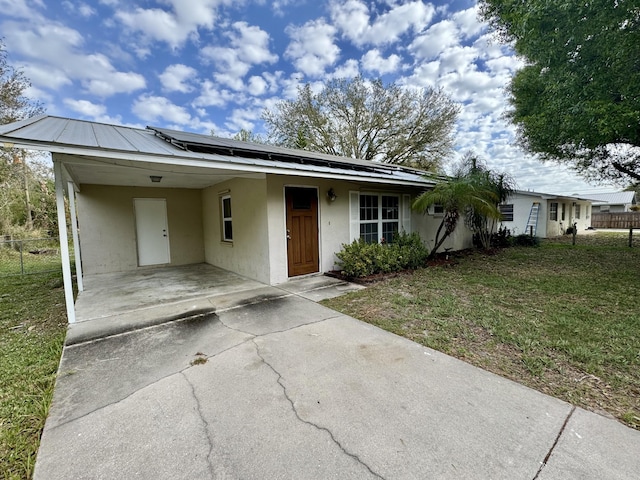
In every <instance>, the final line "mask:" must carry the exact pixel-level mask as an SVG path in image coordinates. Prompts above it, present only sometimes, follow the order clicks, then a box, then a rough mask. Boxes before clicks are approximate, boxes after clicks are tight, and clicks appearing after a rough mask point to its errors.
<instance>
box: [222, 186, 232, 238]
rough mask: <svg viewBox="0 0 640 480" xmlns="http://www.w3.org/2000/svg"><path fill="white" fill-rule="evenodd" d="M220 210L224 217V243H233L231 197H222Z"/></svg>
mask: <svg viewBox="0 0 640 480" xmlns="http://www.w3.org/2000/svg"><path fill="white" fill-rule="evenodd" d="M220 209H221V215H222V241H223V242H232V241H233V222H232V219H231V196H230V195H224V196H222V197H220Z"/></svg>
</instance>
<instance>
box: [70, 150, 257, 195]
mask: <svg viewBox="0 0 640 480" xmlns="http://www.w3.org/2000/svg"><path fill="white" fill-rule="evenodd" d="M60 158H61V160H62V163H63V165H64V166H65V168H66V170H67V172H68V173H69V175H70V176H71V179H72V180H73V181H74V183H75V184H76V185H79V186H80V185H82V184H93V185H117V186H127V187H157V188H196V189H200V188H206V187H209V186H211V185H215V184H217V183H220V182H224V181H226V180H229V179H231V178H237V177H242V178H264V177H265V174H264V173H251V172H237V171H233V170H221V169H211V168H199V167H192V166H179V165H158V164H154V163H145V162H139V161H137V162H128V161H123V160H111V159H99V160H96V159H89V158H86V157H85V158H82V157H67V156H66V155H64V156H60ZM152 175H154V176H161V177H162V180H161V181H160V182H159V183H153V182H151V179H150V176H152Z"/></svg>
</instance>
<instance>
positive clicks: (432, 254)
mask: <svg viewBox="0 0 640 480" xmlns="http://www.w3.org/2000/svg"><path fill="white" fill-rule="evenodd" d="M446 220H447V217H446V215H445V217H444V218H443V219H442V222H440V226H439V227H438V231H437V232H436V243H435V246H434V247H433V250H431V252H429V256H428V257H427V260H433V259H434V258H435V256H436V252H437V251H438V249H439V248H440V247H441V246H442V244H443V243H444V241H445V240H446V239H447V237H448V236H449V235H451V232H453V230H451V231H449V229H445V231H444V235H443V236H442V238H439V237H440V232H442V227H444V224H445V222H446Z"/></svg>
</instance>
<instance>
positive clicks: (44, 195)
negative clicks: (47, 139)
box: [0, 42, 55, 232]
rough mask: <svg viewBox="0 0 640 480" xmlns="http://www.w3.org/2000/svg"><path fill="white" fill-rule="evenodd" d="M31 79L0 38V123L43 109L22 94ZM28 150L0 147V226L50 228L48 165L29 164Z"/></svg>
mask: <svg viewBox="0 0 640 480" xmlns="http://www.w3.org/2000/svg"><path fill="white" fill-rule="evenodd" d="M30 86H31V83H30V82H29V80H28V79H27V77H26V76H25V75H24V73H23V72H22V70H19V69H16V68H15V67H13V66H12V65H11V64H9V62H8V59H7V51H6V49H5V47H4V44H3V43H2V42H0V124H5V123H11V122H16V121H18V120H23V119H25V118H28V117H32V116H34V115H39V114H41V113H43V111H44V109H43V107H42V105H41V104H40V103H38V102H36V101H33V100H32V99H30V98H29V97H27V96H26V95H25V92H26V90H27V89H28V88H29V87H30ZM29 157H30V154H29V153H28V152H27V151H25V150H21V149H17V148H3V149H0V229H1V230H4V231H5V232H6V231H7V230H8V229H9V228H10V227H12V226H15V225H23V226H25V227H27V229H31V228H32V227H33V226H36V227H43V228H45V229H47V230H48V229H50V228H51V227H52V225H53V223H54V222H55V219H54V215H53V213H52V212H53V211H54V208H55V203H54V201H53V199H54V197H53V185H52V182H51V175H50V168H49V167H47V166H45V165H43V164H40V163H37V162H35V163H34V162H33V161H32V162H31V163H32V164H31V165H30V164H29Z"/></svg>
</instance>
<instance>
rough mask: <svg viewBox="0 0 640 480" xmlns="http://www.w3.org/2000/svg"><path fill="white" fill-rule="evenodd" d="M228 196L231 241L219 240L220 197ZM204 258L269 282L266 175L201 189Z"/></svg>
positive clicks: (222, 266) (220, 265)
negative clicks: (231, 225)
mask: <svg viewBox="0 0 640 480" xmlns="http://www.w3.org/2000/svg"><path fill="white" fill-rule="evenodd" d="M223 195H229V196H230V197H231V217H232V224H233V241H232V242H225V241H223V240H222V220H221V206H220V197H221V196H223ZM202 223H203V226H204V251H205V253H204V256H205V261H206V262H207V263H210V264H211V265H215V266H217V267H220V268H224V269H225V270H230V271H232V272H236V273H239V274H240V275H244V276H246V277H249V278H252V279H254V280H258V281H260V282H265V283H270V266H269V223H268V222H267V184H266V180H265V179H243V178H237V179H233V180H230V181H227V182H223V183H219V184H216V185H214V186H212V187H209V188H206V189H204V190H203V191H202Z"/></svg>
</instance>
